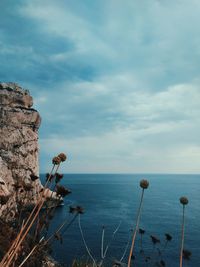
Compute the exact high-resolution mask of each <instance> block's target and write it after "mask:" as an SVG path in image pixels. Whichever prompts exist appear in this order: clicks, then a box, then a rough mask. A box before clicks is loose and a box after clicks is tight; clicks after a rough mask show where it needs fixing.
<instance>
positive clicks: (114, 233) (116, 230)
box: [103, 221, 122, 258]
mask: <svg viewBox="0 0 200 267" xmlns="http://www.w3.org/2000/svg"><path fill="white" fill-rule="evenodd" d="M121 223H122V222H121V221H120V222H119V224H118V226H117V228H116V229H115V231H114V232H113V234H112V237H111V240H110V242H109V243H108V245H107V246H106V249H105V252H104V255H103V258H105V257H106V254H107V252H108V249H109V247H110V245H111V243H112V241H113V239H114V237H115V235H116V233H117V232H118V230H119V228H120V225H121Z"/></svg>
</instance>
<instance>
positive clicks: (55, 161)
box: [52, 157, 61, 165]
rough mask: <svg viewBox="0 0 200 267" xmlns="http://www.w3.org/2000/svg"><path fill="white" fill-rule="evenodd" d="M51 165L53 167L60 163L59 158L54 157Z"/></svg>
mask: <svg viewBox="0 0 200 267" xmlns="http://www.w3.org/2000/svg"><path fill="white" fill-rule="evenodd" d="M52 163H53V164H54V165H59V164H60V163H61V158H60V157H54V158H53V159H52Z"/></svg>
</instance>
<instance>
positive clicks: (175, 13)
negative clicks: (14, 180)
mask: <svg viewBox="0 0 200 267" xmlns="http://www.w3.org/2000/svg"><path fill="white" fill-rule="evenodd" d="M0 10H1V18H0V80H1V81H13V82H17V83H19V84H20V85H21V86H23V87H25V88H28V89H29V90H30V92H31V94H32V95H33V96H34V99H35V107H36V108H37V109H38V110H39V112H40V114H41V116H42V119H43V122H42V126H41V129H40V163H41V171H42V172H45V171H47V170H48V168H49V165H50V164H49V162H50V159H51V157H52V156H53V155H54V154H56V153H58V152H61V151H63V152H66V153H67V154H68V157H69V160H68V163H66V164H65V166H63V171H65V172H75V173H77V172H86V173H90V172H92V173H93V172H103V173H107V172H110V173H116V172H121V173H139V172H140V173H145V172H146V173H148V172H151V173H199V172H200V138H199V136H200V72H199V69H200V27H199V25H200V16H199V14H200V1H197V0H190V1H187V0H176V1H171V0H168V1H165V0H163V1H161V0H160V1H159V0H144V1H141V0H136V1H132V0H126V1H121V0H98V1H97V0H84V1H83V0H76V1H74V0H66V1H63V0H57V1H53V0H42V1H41V0H31V1H26V0H18V1H15V0H1V2H0Z"/></svg>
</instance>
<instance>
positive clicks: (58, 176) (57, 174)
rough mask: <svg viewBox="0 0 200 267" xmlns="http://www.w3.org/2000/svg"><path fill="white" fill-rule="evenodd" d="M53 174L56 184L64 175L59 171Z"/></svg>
mask: <svg viewBox="0 0 200 267" xmlns="http://www.w3.org/2000/svg"><path fill="white" fill-rule="evenodd" d="M55 176H56V180H55V182H56V184H57V183H59V182H60V180H61V179H62V178H63V176H64V175H63V174H60V173H56V174H55Z"/></svg>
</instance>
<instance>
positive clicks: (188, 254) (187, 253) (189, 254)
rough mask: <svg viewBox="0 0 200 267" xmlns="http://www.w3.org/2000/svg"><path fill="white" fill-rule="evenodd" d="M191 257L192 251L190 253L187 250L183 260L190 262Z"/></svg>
mask: <svg viewBox="0 0 200 267" xmlns="http://www.w3.org/2000/svg"><path fill="white" fill-rule="evenodd" d="M191 255H192V252H191V251H189V250H187V249H184V250H183V258H184V259H185V260H190V257H191Z"/></svg>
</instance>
